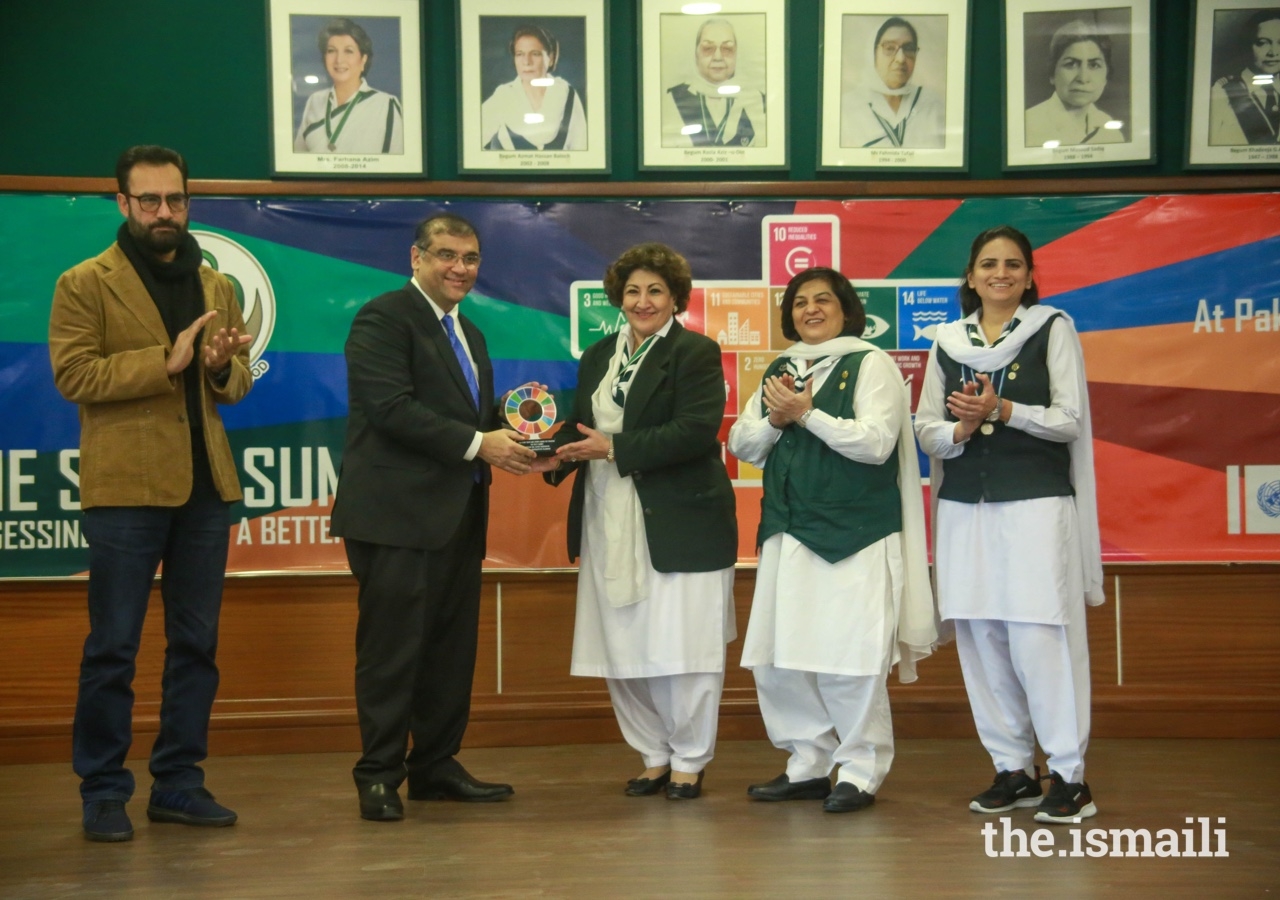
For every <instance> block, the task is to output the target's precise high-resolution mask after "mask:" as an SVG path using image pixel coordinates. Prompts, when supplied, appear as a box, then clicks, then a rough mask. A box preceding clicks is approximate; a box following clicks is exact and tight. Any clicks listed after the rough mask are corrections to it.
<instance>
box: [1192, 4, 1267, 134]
mask: <svg viewBox="0 0 1280 900" xmlns="http://www.w3.org/2000/svg"><path fill="white" fill-rule="evenodd" d="M1278 75H1280V6H1272V7H1268V8H1265V9H1260V8H1257V7H1254V8H1251V9H1231V10H1225V9H1220V10H1217V11H1215V12H1214V16H1213V63H1212V77H1213V85H1212V87H1211V88H1210V89H1209V145H1210V146H1213V147H1223V146H1227V147H1230V146H1241V145H1244V144H1259V145H1271V146H1275V145H1276V144H1277V142H1280V81H1278V78H1277V76H1278Z"/></svg>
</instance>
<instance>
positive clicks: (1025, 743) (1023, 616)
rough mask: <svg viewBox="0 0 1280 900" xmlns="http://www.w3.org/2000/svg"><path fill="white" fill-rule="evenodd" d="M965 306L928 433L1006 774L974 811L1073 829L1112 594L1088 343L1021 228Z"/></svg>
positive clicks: (978, 687) (989, 743) (966, 647)
mask: <svg viewBox="0 0 1280 900" xmlns="http://www.w3.org/2000/svg"><path fill="white" fill-rule="evenodd" d="M960 307H961V310H962V311H963V312H964V314H965V317H964V318H963V319H961V320H960V321H959V322H949V323H947V324H946V325H943V326H941V327H940V328H939V329H938V336H937V340H936V342H935V344H934V347H933V349H932V351H931V352H930V354H929V366H928V369H927V370H926V372H925V376H924V383H923V385H922V388H921V395H920V406H919V409H918V410H917V411H916V434H917V435H918V436H919V438H920V444H921V446H922V447H923V448H924V451H925V452H926V453H927V454H928V455H929V457H930V459H931V472H930V476H931V477H930V482H931V485H932V491H933V497H934V501H935V509H934V519H933V522H934V541H935V545H934V564H935V566H936V570H937V583H938V608H939V612H940V614H941V616H942V618H943V619H944V620H949V621H952V622H954V625H955V631H956V646H957V648H958V650H959V655H960V666H961V669H962V670H963V672H964V682H965V688H966V689H967V691H968V693H969V705H970V707H971V708H972V710H973V718H974V723H975V724H976V725H977V728H978V736H979V737H980V738H981V740H982V743H983V746H985V747H986V749H987V752H988V753H990V754H991V760H992V762H993V764H994V765H995V770H996V777H995V782H994V784H992V786H991V787H990V788H989V789H988V790H986V791H984V792H983V793H981V794H979V795H977V796H976V797H974V798H973V800H972V801H971V802H970V804H969V808H970V809H972V810H973V811H974V812H980V813H998V812H1005V811H1007V810H1010V809H1014V808H1017V807H1031V806H1034V807H1037V809H1036V813H1035V819H1036V821H1038V822H1059V823H1060V822H1066V823H1070V822H1071V821H1072V820H1075V819H1080V818H1086V817H1088V816H1092V815H1094V814H1095V813H1096V812H1097V808H1096V807H1095V806H1094V803H1093V798H1092V796H1091V795H1090V792H1089V786H1088V784H1086V783H1085V780H1084V755H1085V748H1086V746H1087V745H1088V742H1089V648H1088V643H1087V640H1086V634H1085V603H1086V602H1088V603H1090V604H1091V605H1092V604H1095V603H1101V602H1102V599H1103V598H1102V557H1101V550H1100V544H1099V539H1098V520H1097V507H1096V504H1095V500H1094V482H1093V450H1092V432H1091V429H1090V424H1089V394H1088V391H1087V389H1086V385H1085V376H1084V359H1083V354H1082V352H1081V347H1080V339H1079V337H1078V336H1077V335H1076V331H1075V328H1074V326H1073V324H1072V322H1071V319H1070V318H1069V317H1068V316H1067V315H1066V314H1065V313H1063V312H1062V311H1060V310H1057V309H1054V308H1053V307H1050V306H1047V305H1045V304H1041V303H1040V302H1039V293H1038V291H1037V289H1036V272H1035V268H1034V262H1033V261H1032V255H1031V244H1030V242H1029V241H1028V240H1027V238H1026V236H1025V235H1024V234H1022V232H1020V231H1018V230H1017V229H1014V228H1011V227H1009V226H1008V225H1001V226H998V227H996V228H991V229H989V230H987V231H984V232H983V233H982V234H980V235H978V237H977V239H976V240H974V242H973V247H972V249H971V251H970V253H969V264H968V266H967V267H966V268H965V271H964V281H963V282H962V284H961V285H960ZM944 475H945V477H944ZM1037 740H1038V741H1039V743H1040V746H1041V748H1042V749H1043V750H1044V752H1045V755H1046V756H1047V757H1048V766H1049V773H1050V774H1049V776H1048V777H1049V781H1050V785H1049V790H1048V791H1047V792H1046V791H1044V790H1043V789H1042V788H1041V786H1040V778H1039V767H1038V766H1034V759H1035V745H1036V741H1037ZM1033 772H1034V776H1033V775H1032V774H1031V773H1033Z"/></svg>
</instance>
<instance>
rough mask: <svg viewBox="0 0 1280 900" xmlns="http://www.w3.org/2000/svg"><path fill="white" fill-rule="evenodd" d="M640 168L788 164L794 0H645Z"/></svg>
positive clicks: (642, 11)
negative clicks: (707, 0)
mask: <svg viewBox="0 0 1280 900" xmlns="http://www.w3.org/2000/svg"><path fill="white" fill-rule="evenodd" d="M639 6H640V66H641V70H640V106H641V120H640V140H641V152H640V168H642V169H651V168H652V169H659V168H680V169H688V168H703V167H708V166H714V167H716V168H735V169H745V168H753V169H758V168H785V167H786V165H787V151H788V146H787V140H786V134H787V43H786V34H787V16H786V9H787V4H786V0H725V2H722V3H719V4H716V3H711V4H699V3H686V2H682V0H639Z"/></svg>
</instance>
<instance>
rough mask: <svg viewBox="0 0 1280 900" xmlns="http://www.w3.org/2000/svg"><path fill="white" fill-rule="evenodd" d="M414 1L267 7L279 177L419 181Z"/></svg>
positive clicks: (290, 0) (275, 3) (336, 0)
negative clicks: (412, 177) (414, 177)
mask: <svg viewBox="0 0 1280 900" xmlns="http://www.w3.org/2000/svg"><path fill="white" fill-rule="evenodd" d="M418 9H419V4H418V0H359V2H353V0H268V4H267V32H268V36H269V40H268V43H269V46H270V50H271V62H270V65H271V78H270V82H269V83H270V90H271V167H272V171H273V173H274V174H276V175H324V176H326V177H343V178H345V177H357V178H358V177H368V176H377V175H421V174H422V173H423V171H424V169H423V162H424V160H423V154H422V60H421V25H420V23H419V13H418Z"/></svg>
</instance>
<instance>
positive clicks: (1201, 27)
mask: <svg viewBox="0 0 1280 900" xmlns="http://www.w3.org/2000/svg"><path fill="white" fill-rule="evenodd" d="M1193 9H1194V11H1193V14H1192V27H1191V53H1190V59H1191V70H1190V72H1189V73H1188V84H1187V98H1188V102H1187V154H1186V160H1185V162H1186V166H1187V167H1188V168H1193V169H1194V168H1215V169H1223V168H1231V169H1235V168H1240V169H1248V168H1252V167H1255V166H1266V167H1275V166H1276V165H1280V138H1278V137H1277V134H1276V130H1277V125H1276V122H1275V121H1274V118H1269V117H1268V116H1267V115H1266V114H1265V113H1264V112H1263V111H1262V109H1261V107H1260V104H1258V102H1257V95H1256V93H1255V92H1254V91H1252V90H1249V88H1248V87H1246V86H1245V78H1244V76H1245V74H1246V73H1247V72H1252V69H1253V67H1254V66H1255V65H1256V62H1255V60H1254V59H1252V58H1251V56H1252V54H1251V53H1250V47H1249V45H1248V44H1247V43H1245V38H1246V35H1244V34H1243V31H1244V30H1245V29H1249V25H1250V19H1251V18H1252V17H1253V16H1254V15H1256V14H1263V13H1266V14H1267V15H1268V17H1269V16H1270V15H1271V14H1272V13H1274V15H1275V17H1276V19H1280V6H1277V5H1276V4H1275V3H1274V2H1273V3H1271V4H1267V3H1265V2H1261V0H1196V3H1195V4H1194V7H1193ZM1270 21H1272V22H1274V21H1275V20H1270ZM1260 27H1261V26H1257V27H1255V28H1254V29H1250V30H1255V31H1256V30H1258V28H1260ZM1267 27H1269V28H1270V29H1271V30H1272V31H1276V30H1277V26H1275V25H1271V24H1268V26H1267ZM1263 63H1264V66H1265V65H1267V64H1268V61H1267V60H1263ZM1262 67H1263V66H1259V68H1262ZM1255 74H1257V75H1258V76H1259V79H1250V86H1253V82H1254V81H1255V80H1257V81H1258V84H1261V83H1262V81H1261V80H1260V76H1261V75H1263V74H1269V75H1270V76H1271V88H1272V90H1277V89H1280V74H1277V73H1276V72H1270V73H1255ZM1233 82H1234V83H1233ZM1237 103H1239V104H1240V105H1241V106H1242V107H1243V109H1242V110H1241V113H1242V114H1243V115H1244V118H1243V119H1242V118H1241V115H1238V114H1237V113H1236V112H1235V110H1234V109H1233V106H1234V105H1235V104H1237ZM1273 115H1274V114H1273Z"/></svg>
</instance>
